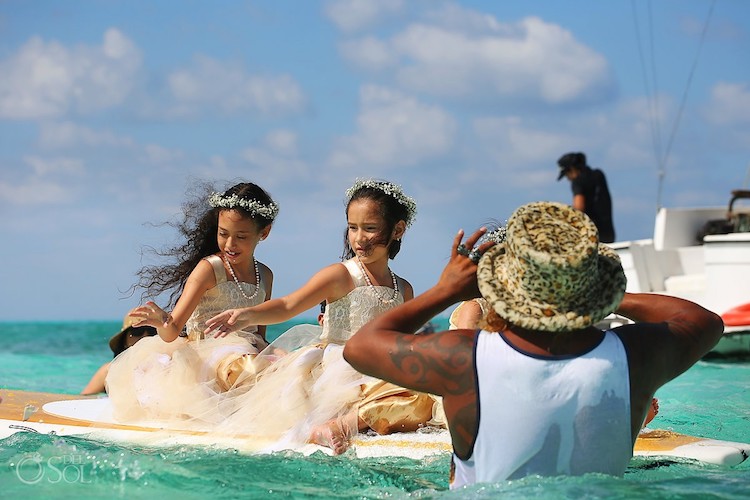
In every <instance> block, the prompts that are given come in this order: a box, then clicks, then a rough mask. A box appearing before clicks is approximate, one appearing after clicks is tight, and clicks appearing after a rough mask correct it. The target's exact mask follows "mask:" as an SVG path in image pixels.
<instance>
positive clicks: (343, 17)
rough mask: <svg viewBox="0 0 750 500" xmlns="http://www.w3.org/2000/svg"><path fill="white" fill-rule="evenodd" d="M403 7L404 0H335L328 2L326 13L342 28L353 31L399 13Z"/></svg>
mask: <svg viewBox="0 0 750 500" xmlns="http://www.w3.org/2000/svg"><path fill="white" fill-rule="evenodd" d="M403 7H404V1H403V0H377V1H372V0H335V1H330V2H328V3H327V5H326V7H325V13H326V15H327V16H328V18H329V19H330V20H331V21H333V23H334V24H335V25H336V26H338V28H339V29H340V30H342V31H347V32H352V31H357V30H359V29H362V28H364V27H367V26H370V25H372V24H374V23H375V22H377V21H379V20H380V19H382V18H384V17H387V16H390V15H393V14H397V13H399V12H400V11H401V10H402V9H403Z"/></svg>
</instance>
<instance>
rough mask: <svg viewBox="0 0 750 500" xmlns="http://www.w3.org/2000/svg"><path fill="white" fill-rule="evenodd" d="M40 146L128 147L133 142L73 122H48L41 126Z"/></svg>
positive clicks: (105, 131) (52, 147)
mask: <svg viewBox="0 0 750 500" xmlns="http://www.w3.org/2000/svg"><path fill="white" fill-rule="evenodd" d="M39 145H40V146H41V147H43V148H49V149H55V148H71V147H74V146H80V145H84V146H90V147H91V146H94V147H95V146H107V147H128V146H133V140H132V139H131V138H129V137H124V136H120V135H117V134H114V133H112V132H110V131H108V130H94V129H92V128H89V127H84V126H82V125H78V124H76V123H73V122H71V121H65V122H49V121H48V122H44V123H42V124H41V126H40V130H39Z"/></svg>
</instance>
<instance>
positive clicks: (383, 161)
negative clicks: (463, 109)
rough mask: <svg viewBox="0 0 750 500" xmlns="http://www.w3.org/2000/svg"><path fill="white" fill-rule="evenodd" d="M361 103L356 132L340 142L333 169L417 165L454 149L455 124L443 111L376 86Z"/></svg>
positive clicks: (362, 93) (364, 90) (363, 92)
mask: <svg viewBox="0 0 750 500" xmlns="http://www.w3.org/2000/svg"><path fill="white" fill-rule="evenodd" d="M360 102H361V109H360V113H359V116H358V118H357V132H356V134H355V135H353V136H349V137H344V138H341V139H339V140H338V141H337V144H336V147H335V149H334V151H333V153H332V155H331V158H330V163H331V164H332V165H333V166H334V167H352V166H357V165H359V166H367V165H371V166H380V167H384V168H396V167H399V166H408V165H415V164H418V163H419V162H421V161H423V160H425V159H428V158H434V157H438V156H440V155H442V154H444V153H446V152H447V151H449V150H450V149H451V147H452V145H453V137H454V134H455V131H456V123H455V121H454V120H453V118H452V117H451V116H450V115H449V114H448V113H446V112H445V111H444V110H442V109H441V108H439V107H438V106H431V105H428V104H425V103H422V102H420V101H418V100H416V99H414V98H413V97H409V96H407V95H405V94H402V93H400V92H398V91H394V90H390V89H387V88H384V87H378V86H374V85H368V86H365V87H363V88H362V90H361V91H360Z"/></svg>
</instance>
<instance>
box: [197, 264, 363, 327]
mask: <svg viewBox="0 0 750 500" xmlns="http://www.w3.org/2000/svg"><path fill="white" fill-rule="evenodd" d="M353 289H354V282H353V281H352V278H351V276H350V275H349V271H347V269H346V267H345V266H344V265H343V264H340V263H337V264H332V265H330V266H328V267H325V268H323V269H321V270H320V271H318V272H317V273H316V274H315V275H314V276H313V277H312V278H310V280H309V281H308V282H307V283H305V284H304V285H303V286H302V287H301V288H299V289H297V290H295V291H294V292H292V293H290V294H289V295H285V296H284V297H280V298H277V299H272V300H269V301H266V302H263V303H262V304H259V305H257V306H254V307H244V308H241V309H229V310H228V311H224V312H223V313H219V314H217V315H216V316H214V317H213V318H211V319H209V320H208V321H206V330H205V333H206V334H209V333H213V334H214V336H215V337H223V336H225V335H227V334H228V333H231V332H234V331H237V330H241V329H243V328H246V327H247V326H249V325H273V324H276V323H282V322H284V321H287V320H290V319H292V318H293V317H295V316H297V315H298V314H301V313H303V312H305V311H306V310H308V309H310V308H311V307H314V306H317V305H318V304H320V302H321V301H323V300H326V301H328V302H333V301H335V300H338V299H340V298H341V297H343V296H344V295H346V294H347V293H349V292H350V291H352V290H353Z"/></svg>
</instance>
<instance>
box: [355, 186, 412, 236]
mask: <svg viewBox="0 0 750 500" xmlns="http://www.w3.org/2000/svg"><path fill="white" fill-rule="evenodd" d="M362 188H371V189H377V190H378V191H382V192H384V193H385V194H387V195H388V196H390V197H391V198H393V199H394V200H396V201H397V202H398V204H399V205H401V206H403V207H404V208H405V209H406V221H404V222H406V227H409V226H411V225H412V224H413V223H414V219H416V217H417V203H416V202H415V201H414V198H412V197H410V196H407V195H406V194H404V191H403V189H401V186H399V185H398V184H393V183H392V182H388V181H378V180H375V179H357V181H356V182H355V183H354V185H353V186H352V187H350V188H349V189H347V190H346V204H347V205H348V204H349V202H350V201H352V197H353V196H354V195H355V194H356V193H357V191H359V190H360V189H362Z"/></svg>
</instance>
